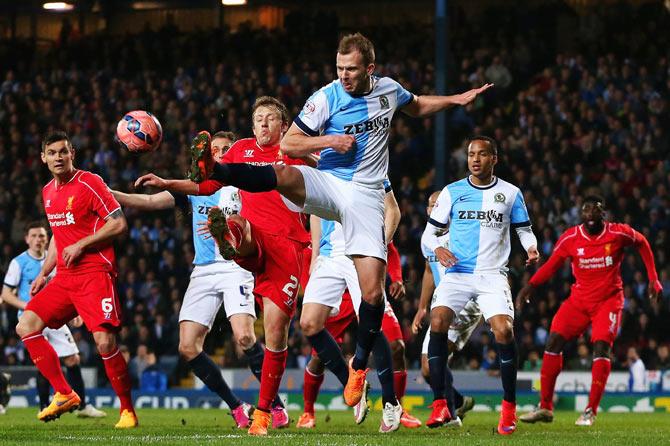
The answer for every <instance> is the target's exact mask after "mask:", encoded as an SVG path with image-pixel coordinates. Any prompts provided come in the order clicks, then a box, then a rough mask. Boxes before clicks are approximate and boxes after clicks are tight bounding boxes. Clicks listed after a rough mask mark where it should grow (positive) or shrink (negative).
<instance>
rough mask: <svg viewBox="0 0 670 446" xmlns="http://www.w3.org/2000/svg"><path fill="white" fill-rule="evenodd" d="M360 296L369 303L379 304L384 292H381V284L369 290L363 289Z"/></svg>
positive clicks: (382, 300) (382, 299) (381, 301)
mask: <svg viewBox="0 0 670 446" xmlns="http://www.w3.org/2000/svg"><path fill="white" fill-rule="evenodd" d="M361 298H362V299H363V300H364V301H365V302H367V303H369V304H370V305H374V306H377V305H381V304H382V303H383V302H384V293H383V292H382V289H381V286H380V287H378V288H371V289H369V290H364V291H363V295H362V296H361Z"/></svg>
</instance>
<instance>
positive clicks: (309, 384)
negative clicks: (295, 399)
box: [302, 367, 325, 415]
mask: <svg viewBox="0 0 670 446" xmlns="http://www.w3.org/2000/svg"><path fill="white" fill-rule="evenodd" d="M324 377H325V375H324V374H323V373H322V374H320V375H313V374H312V373H311V372H310V371H309V370H308V369H307V367H305V380H304V387H303V388H302V398H303V400H304V401H305V412H306V413H309V414H312V415H314V402H315V401H316V397H317V395H319V389H320V388H321V384H323V379H324Z"/></svg>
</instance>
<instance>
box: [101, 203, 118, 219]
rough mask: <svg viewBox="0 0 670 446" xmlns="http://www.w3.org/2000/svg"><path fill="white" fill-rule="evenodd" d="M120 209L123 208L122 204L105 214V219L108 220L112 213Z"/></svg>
mask: <svg viewBox="0 0 670 446" xmlns="http://www.w3.org/2000/svg"><path fill="white" fill-rule="evenodd" d="M119 209H121V206H119V207H118V208H116V209H114V210H112V211H111V212H110V213H109V214H107V215H105V217H104V218H103V220H107V219H108V218H109V216H110V215H112V214H113V213H114V212H116V211H118V210H119Z"/></svg>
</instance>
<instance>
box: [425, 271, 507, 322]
mask: <svg viewBox="0 0 670 446" xmlns="http://www.w3.org/2000/svg"><path fill="white" fill-rule="evenodd" d="M470 301H475V302H476V303H477V305H479V309H480V311H481V312H482V315H483V316H484V320H486V321H488V320H489V319H491V318H492V317H493V316H497V315H499V314H503V315H506V316H510V317H511V318H512V319H514V304H513V303H512V291H511V290H510V288H509V282H508V281H507V277H505V276H503V275H502V274H463V273H447V274H445V275H444V277H443V278H442V280H441V281H440V284H439V285H438V286H437V289H436V290H435V293H434V294H433V301H432V304H431V307H430V308H431V309H432V308H435V307H449V308H451V310H453V312H454V313H456V314H459V313H460V312H461V311H462V310H463V308H465V306H466V305H467V304H468V302H470Z"/></svg>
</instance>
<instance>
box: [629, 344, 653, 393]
mask: <svg viewBox="0 0 670 446" xmlns="http://www.w3.org/2000/svg"><path fill="white" fill-rule="evenodd" d="M628 371H629V373H630V378H629V379H628V389H629V390H630V391H631V392H646V391H647V390H649V385H648V383H647V369H646V367H645V366H644V362H642V359H640V356H639V355H638V353H637V349H636V348H635V347H629V348H628Z"/></svg>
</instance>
